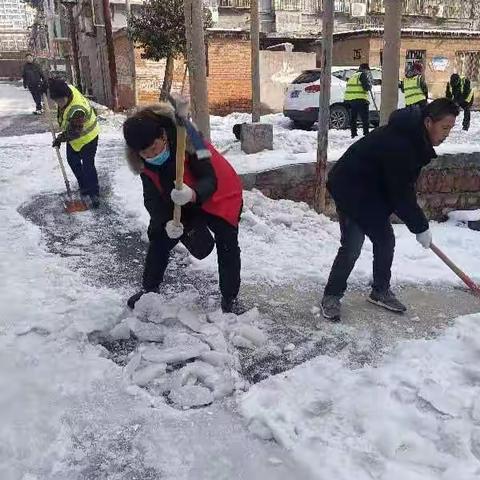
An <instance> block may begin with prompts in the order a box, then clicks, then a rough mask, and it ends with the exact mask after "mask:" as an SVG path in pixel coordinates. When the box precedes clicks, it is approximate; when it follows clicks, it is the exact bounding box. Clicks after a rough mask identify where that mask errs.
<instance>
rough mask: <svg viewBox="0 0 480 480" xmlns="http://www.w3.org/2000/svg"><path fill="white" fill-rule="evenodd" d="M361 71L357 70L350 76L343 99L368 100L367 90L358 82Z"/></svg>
mask: <svg viewBox="0 0 480 480" xmlns="http://www.w3.org/2000/svg"><path fill="white" fill-rule="evenodd" d="M361 74H362V72H357V73H355V74H354V75H352V76H351V77H350V79H349V80H348V82H347V88H346V89H345V97H344V100H345V101H348V100H366V101H367V102H368V91H367V90H365V89H364V88H363V86H362V83H361V82H360V75H361Z"/></svg>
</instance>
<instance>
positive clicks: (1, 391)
mask: <svg viewBox="0 0 480 480" xmlns="http://www.w3.org/2000/svg"><path fill="white" fill-rule="evenodd" d="M27 93H28V92H27ZM0 94H1V95H0V107H1V110H0V112H1V113H0V114H1V115H4V116H2V117H0V125H1V122H3V121H4V122H15V121H16V120H15V115H18V114H19V113H20V114H22V113H24V112H28V111H30V102H31V99H30V98H29V97H28V96H26V95H25V92H23V90H21V89H18V88H15V87H12V86H4V85H2V84H0ZM5 95H6V97H5V98H8V100H5V98H4V96H5ZM11 98H15V99H16V101H15V102H12V101H11ZM7 115H8V116H7ZM239 118H240V119H241V118H242V117H241V116H237V117H235V116H230V117H228V118H227V119H226V120H225V121H224V123H223V124H222V123H221V120H220V119H217V118H215V119H214V120H213V126H214V128H213V133H214V139H215V140H216V141H217V143H218V144H222V142H223V145H227V144H228V142H229V141H230V140H231V138H230V137H231V126H232V124H233V123H234V122H235V121H238V119H239ZM102 124H103V132H102V140H101V144H100V148H99V154H98V160H97V163H98V166H99V168H100V169H102V170H104V171H108V172H109V173H110V174H111V181H112V197H110V198H109V199H108V202H109V203H110V204H111V205H112V206H113V208H115V209H116V210H117V211H118V214H119V215H120V216H122V217H123V218H124V220H125V223H124V227H125V231H128V229H130V230H135V229H137V230H142V231H144V230H145V225H146V222H147V220H148V219H147V216H146V213H145V211H144V208H143V202H142V193H141V185H140V181H139V179H138V178H136V177H135V176H133V175H132V174H131V173H130V172H129V171H128V169H127V167H126V166H125V163H124V159H123V158H117V156H118V152H119V150H118V144H119V143H120V142H121V137H120V132H119V130H118V127H119V125H120V124H121V117H117V116H113V115H112V116H109V118H108V119H107V120H105V121H102ZM282 128H283V127H282ZM281 132H282V131H281V130H279V136H278V138H279V139H280V140H277V141H278V142H280V143H279V145H287V144H288V145H289V146H288V147H285V153H286V155H284V157H288V155H293V156H295V155H297V154H298V155H302V154H307V152H304V153H301V152H297V154H296V153H292V151H293V149H294V148H295V145H296V144H297V145H298V144H300V142H301V140H303V139H304V140H305V142H306V143H309V142H310V143H311V144H313V142H314V140H313V138H312V139H310V136H311V135H314V133H313V132H309V133H308V132H307V133H306V132H300V131H294V132H293V131H290V130H288V129H287V128H284V132H283V135H284V137H283V140H282V133H281ZM288 132H293V133H288ZM339 134H342V135H343V132H339ZM290 135H291V136H290ZM295 137H297V140H295ZM287 139H288V141H287ZM0 142H1V144H0V184H1V186H2V195H1V196H0V271H1V273H2V275H1V280H0V305H1V306H2V307H1V315H0V425H1V426H2V428H0V478H1V479H2V480H86V479H94V478H95V479H102V480H103V479H108V480H117V479H118V480H120V479H122V480H127V479H128V480H131V479H134V478H138V479H142V480H154V479H155V480H157V479H160V478H162V479H163V478H164V479H172V480H173V479H175V480H182V479H191V480H194V479H195V480H217V479H223V478H225V479H229V480H233V479H235V480H237V479H262V480H263V479H267V480H268V479H271V480H281V479H287V478H288V479H294V480H297V479H298V480H307V479H309V478H312V479H318V480H323V479H324V478H338V479H343V478H344V479H348V480H350V479H352V478H358V479H359V480H363V479H364V478H365V479H367V478H368V479H370V478H374V479H381V480H396V479H400V478H401V479H409V480H410V479H412V480H416V479H420V478H421V479H434V478H435V479H440V480H450V479H452V480H453V478H455V479H459V480H470V479H472V480H473V479H474V478H476V477H477V476H479V475H480V471H479V468H480V463H479V462H480V428H479V425H480V404H479V402H478V398H479V396H480V386H479V385H480V380H479V379H480V367H479V365H480V362H479V360H480V330H479V328H480V327H478V325H480V323H479V322H480V317H479V316H472V317H468V318H464V319H461V320H459V321H457V322H456V324H455V325H454V326H453V327H451V328H450V329H449V330H447V331H446V332H445V334H444V335H443V336H441V337H439V338H437V339H434V340H428V341H426V340H422V341H414V342H402V343H399V344H398V345H397V347H396V348H395V350H394V351H392V352H391V353H390V354H389V355H388V356H386V357H385V358H384V359H383V360H382V362H381V363H380V365H378V366H377V367H376V368H372V367H364V368H362V369H358V370H350V369H348V368H346V367H345V365H344V364H342V363H341V362H340V361H339V360H336V359H334V358H330V357H327V356H320V357H318V358H316V359H314V360H312V361H310V362H308V363H306V364H304V365H301V366H299V367H297V368H295V369H293V370H292V371H289V372H286V373H283V374H280V375H277V376H275V377H271V378H270V379H267V380H265V381H262V382H260V383H258V384H256V385H255V386H253V387H251V388H250V390H249V391H248V392H247V393H245V394H244V393H243V389H245V388H247V387H248V385H245V384H244V382H243V381H242V378H241V375H240V373H239V366H238V348H239V347H243V348H245V347H247V348H252V349H255V348H262V345H264V344H265V342H267V343H268V341H269V339H268V338H265V336H264V335H263V334H262V332H261V331H259V330H258V326H259V325H260V326H261V320H262V319H261V316H259V314H258V313H257V312H256V311H255V310H253V311H252V312H250V313H249V314H247V315H246V316H245V317H241V318H234V317H230V316H225V315H221V314H219V313H218V312H216V313H215V312H214V313H210V314H209V316H208V317H205V316H202V315H198V314H197V313H195V309H194V306H193V305H194V303H195V295H198V292H195V289H192V288H191V287H188V288H186V292H185V294H183V295H178V296H176V297H173V298H171V297H170V298H166V297H162V296H156V295H150V296H148V297H146V298H145V299H142V301H141V303H140V305H139V308H138V309H137V310H136V311H135V313H134V314H130V313H129V312H125V311H124V309H123V302H124V300H125V297H124V292H123V291H121V290H120V289H115V288H106V287H102V286H94V285H92V284H91V283H89V282H88V281H87V280H88V279H86V278H84V276H83V275H82V274H81V273H80V271H76V270H72V268H71V263H69V260H68V258H67V257H62V256H59V255H55V254H53V253H51V252H50V251H49V250H48V248H47V245H46V243H45V239H44V237H43V236H42V234H41V231H40V230H39V228H38V227H37V226H35V225H33V224H32V223H30V222H28V221H27V220H26V219H25V218H24V217H22V215H21V214H20V213H19V212H18V207H19V206H20V205H22V204H23V203H24V202H30V201H31V199H32V197H34V196H36V195H39V194H47V193H51V192H61V191H62V190H63V184H62V178H61V175H60V172H59V169H58V167H57V166H56V164H55V160H54V157H53V155H52V150H51V148H50V143H51V139H50V134H47V133H45V134H37V135H24V136H19V137H3V138H1V141H0ZM289 142H290V143H289ZM340 143H341V142H339V144H340ZM282 148H283V147H279V149H278V150H277V151H276V154H277V155H278V156H279V157H281V149H282ZM305 148H306V147H305ZM112 152H114V154H113V155H112ZM289 152H290V153H289ZM259 155H260V156H252V158H257V159H259V158H260V157H261V154H259ZM233 156H234V157H238V159H241V158H242V156H241V155H240V154H239V153H235V152H234V153H233ZM284 157H282V158H284ZM252 158H250V157H249V158H248V160H246V159H245V158H243V160H242V161H245V162H250V161H251V160H252ZM272 158H273V157H272ZM237 166H238V165H237ZM99 214H100V215H101V213H99ZM81 215H83V217H82V216H76V217H75V219H74V220H72V222H78V223H79V224H80V226H81V225H84V227H85V229H86V232H85V238H84V239H85V241H88V239H89V238H90V239H91V240H93V238H94V237H95V234H96V232H89V231H88V228H89V227H91V225H92V222H91V221H90V220H91V217H92V216H93V215H97V213H94V212H87V213H85V214H81ZM105 222H107V223H108V218H106V219H105ZM65 225H67V224H66V223H65ZM65 228H66V227H65ZM432 229H433V235H434V238H435V241H436V242H437V244H438V245H439V246H440V247H444V248H445V250H446V251H447V253H448V254H449V255H451V256H452V258H453V259H454V260H455V261H457V262H458V263H459V264H460V265H462V266H465V268H466V269H467V270H468V271H469V273H470V274H471V275H472V276H473V277H475V278H476V279H477V280H479V279H480V242H479V241H478V239H479V235H480V233H478V232H474V231H471V230H469V229H467V228H462V227H458V226H456V223H455V222H452V223H451V224H443V225H437V224H434V225H432ZM395 230H396V235H397V255H396V263H395V267H394V280H395V282H397V283H410V282H414V283H421V284H424V285H425V284H438V285H440V284H442V285H453V284H456V283H458V281H457V280H456V278H455V277H454V276H453V274H452V273H450V272H449V270H448V269H447V268H446V267H445V266H444V265H443V264H442V263H441V262H440V261H439V260H438V259H436V258H435V257H434V256H433V255H432V254H431V253H429V252H426V251H424V250H423V249H421V247H419V246H418V245H417V243H416V241H415V239H414V237H413V235H411V234H409V233H408V232H407V231H406V229H405V228H404V227H401V226H398V227H396V229H395ZM240 231H241V236H240V242H241V248H242V255H243V257H242V261H243V275H244V278H245V281H246V282H248V283H250V284H255V283H256V282H265V283H268V284H271V285H280V284H282V285H283V284H288V283H293V284H301V282H302V281H304V280H308V281H311V280H313V281H315V282H318V283H322V282H323V281H324V280H325V279H326V276H327V275H328V269H329V267H330V264H331V261H332V260H333V256H334V254H335V252H336V249H337V248H338V239H339V233H338V225H337V224H335V223H334V222H331V221H330V220H328V219H326V218H325V217H323V216H320V215H317V214H316V213H315V212H313V211H312V210H310V209H309V208H308V207H307V206H306V205H303V204H298V203H294V202H290V201H273V200H270V199H268V198H266V197H264V196H263V195H261V194H260V193H258V192H246V195H245V212H244V214H243V218H242V223H241V230H240ZM89 236H90V237H89ZM105 248H106V249H107V248H108V246H105ZM105 255H106V258H105V261H109V258H108V251H106V252H105ZM110 261H112V259H110ZM127 268H128V266H127ZM187 269H188V271H190V272H192V274H194V273H197V272H199V271H200V272H202V271H204V272H206V274H208V275H209V276H214V275H216V261H215V257H214V256H213V255H212V256H211V257H209V259H208V260H206V261H204V262H197V261H193V260H190V264H189V266H187ZM370 272H371V246H370V245H369V244H368V243H367V244H366V245H365V248H364V252H363V254H362V257H361V259H360V261H359V265H358V267H357V268H356V270H355V272H354V275H353V279H352V280H353V282H356V283H367V282H368V280H369V278H370ZM210 274H211V275H210ZM180 308H182V310H180ZM212 309H213V308H212ZM130 330H133V331H135V332H136V334H137V336H138V337H140V338H141V339H142V342H141V344H139V345H138V346H137V348H136V349H135V350H133V351H132V352H131V354H129V356H128V362H129V363H128V364H127V366H126V367H122V366H121V365H118V364H117V363H114V362H112V361H111V360H110V359H109V358H107V357H108V352H107V350H106V349H105V348H104V347H103V346H102V345H100V344H98V343H96V342H93V341H92V338H100V337H102V336H104V337H105V336H107V337H109V338H110V339H115V338H118V339H122V338H124V337H126V336H129V331H130ZM155 340H157V341H155ZM158 340H162V342H158ZM185 357H187V359H188V360H191V359H193V360H194V361H193V362H191V363H188V364H187V365H182V366H181V368H179V369H178V368H176V365H175V364H176V363H177V362H182V361H183V360H185V359H186V358H185ZM150 379H153V381H149V380H150ZM144 386H147V388H143V387H144ZM167 387H168V388H167ZM168 392H173V393H171V394H169V393H168ZM231 392H233V399H234V400H236V401H237V403H238V406H239V409H240V412H241V414H242V415H243V417H244V419H245V423H248V424H249V426H250V429H251V431H252V433H249V432H248V431H246V429H245V427H244V423H243V420H242V419H241V418H240V417H239V416H238V415H237V414H236V413H235V407H234V406H232V404H233V403H234V402H233V400H232V399H229V398H228V395H229V394H230V393H231ZM225 395H227V397H226V398H225ZM192 398H193V399H194V400H195V404H197V405H198V404H199V403H200V404H201V403H202V402H199V399H200V400H202V401H203V403H205V404H210V405H209V406H207V407H205V408H200V409H186V410H183V408H188V407H189V405H191V400H192ZM212 400H213V403H212ZM266 438H274V439H275V440H276V441H277V442H278V445H277V444H273V443H271V442H267V441H266V440H265V439H266ZM291 455H293V458H292V457H291Z"/></svg>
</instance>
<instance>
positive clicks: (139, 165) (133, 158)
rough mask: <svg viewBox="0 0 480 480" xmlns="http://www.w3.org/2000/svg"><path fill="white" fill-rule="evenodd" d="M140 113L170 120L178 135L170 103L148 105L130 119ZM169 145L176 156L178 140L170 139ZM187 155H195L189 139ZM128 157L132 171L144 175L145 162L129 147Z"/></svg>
mask: <svg viewBox="0 0 480 480" xmlns="http://www.w3.org/2000/svg"><path fill="white" fill-rule="evenodd" d="M140 112H151V113H153V114H154V115H156V116H158V117H165V118H168V119H169V120H171V122H172V124H173V126H174V128H175V134H176V126H177V119H176V117H175V110H174V108H173V106H172V105H171V104H170V103H167V102H163V103H157V104H154V105H148V106H146V107H141V108H138V109H136V110H135V111H134V112H133V113H132V114H131V115H129V117H134V116H135V115H137V114H138V113H140ZM172 140H173V141H172ZM172 143H173V145H172ZM169 144H170V151H171V153H172V155H176V140H175V139H171V138H169ZM186 153H188V154H194V153H195V149H194V148H193V145H192V144H191V142H190V141H189V139H188V137H187V146H186ZM126 157H127V162H128V165H129V167H130V169H131V170H132V172H133V173H135V174H136V175H139V174H140V173H142V171H143V169H144V160H143V158H142V157H141V156H140V155H139V153H138V152H136V151H135V150H133V149H132V148H130V147H129V146H128V145H127V146H126Z"/></svg>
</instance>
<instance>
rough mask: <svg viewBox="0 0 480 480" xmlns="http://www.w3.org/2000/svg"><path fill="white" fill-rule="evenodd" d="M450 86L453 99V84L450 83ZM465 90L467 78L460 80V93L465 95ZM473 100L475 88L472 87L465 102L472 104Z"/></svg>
mask: <svg viewBox="0 0 480 480" xmlns="http://www.w3.org/2000/svg"><path fill="white" fill-rule="evenodd" d="M448 83H449V84H450V92H451V93H452V97H453V87H452V84H451V83H450V82H448ZM464 88H465V77H461V78H460V92H461V94H462V95H463V89H464ZM472 99H473V88H472V87H471V86H470V93H469V94H468V95H467V98H466V99H465V101H466V102H467V103H470V102H471V101H472Z"/></svg>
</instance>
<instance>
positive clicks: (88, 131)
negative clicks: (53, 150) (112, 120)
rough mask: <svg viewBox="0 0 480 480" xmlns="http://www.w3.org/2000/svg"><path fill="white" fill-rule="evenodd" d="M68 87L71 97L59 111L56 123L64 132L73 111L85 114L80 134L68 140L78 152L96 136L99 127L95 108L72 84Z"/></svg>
mask: <svg viewBox="0 0 480 480" xmlns="http://www.w3.org/2000/svg"><path fill="white" fill-rule="evenodd" d="M68 88H69V89H70V90H71V92H72V94H73V98H72V100H71V102H70V103H69V104H68V105H67V107H66V108H65V110H64V111H63V112H62V113H61V114H60V112H59V114H58V123H59V125H60V128H61V129H62V131H64V132H65V131H66V130H67V127H68V122H69V121H70V120H71V118H72V116H73V115H74V113H76V112H78V111H80V112H83V113H84V114H85V117H86V121H85V123H84V125H83V131H82V134H81V136H80V137H79V138H75V139H74V140H70V141H69V142H68V143H69V144H70V146H71V147H72V148H73V150H75V151H76V152H79V151H80V150H81V149H82V148H83V147H84V146H85V145H86V144H87V143H90V142H91V141H92V140H93V139H94V138H96V137H97V136H98V134H99V132H100V129H99V128H98V123H97V116H96V115H95V110H94V109H93V108H92V106H91V105H90V102H89V101H88V100H87V99H86V98H85V97H84V96H83V95H82V94H81V93H80V92H79V91H78V90H77V89H76V88H75V87H74V86H73V85H68Z"/></svg>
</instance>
